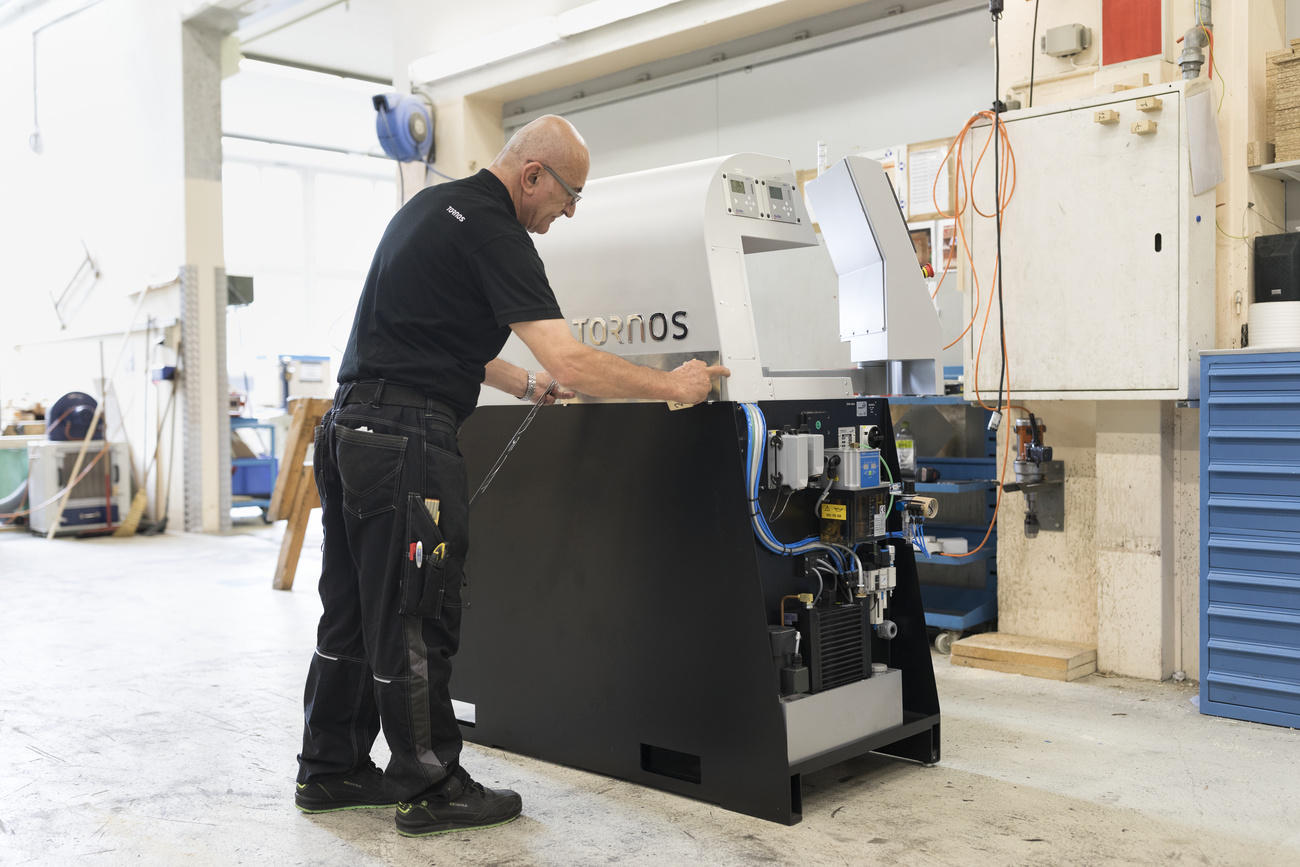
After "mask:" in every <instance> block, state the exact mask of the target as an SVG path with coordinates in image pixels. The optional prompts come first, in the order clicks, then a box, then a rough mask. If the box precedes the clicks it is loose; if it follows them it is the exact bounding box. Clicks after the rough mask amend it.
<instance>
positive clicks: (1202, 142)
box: [1187, 88, 1223, 196]
mask: <svg viewBox="0 0 1300 867" xmlns="http://www.w3.org/2000/svg"><path fill="white" fill-rule="evenodd" d="M1187 149H1188V151H1189V153H1190V156H1191V162H1192V195H1194V196H1199V195H1200V194H1201V193H1204V192H1206V191H1208V190H1212V189H1214V188H1215V187H1216V186H1218V185H1219V184H1220V183H1222V182H1223V152H1222V151H1221V150H1220V149H1219V128H1218V125H1217V124H1216V123H1215V122H1214V100H1213V98H1212V93H1211V91H1210V90H1209V89H1208V88H1207V89H1205V90H1202V91H1200V92H1198V93H1189V94H1188V95H1187Z"/></svg>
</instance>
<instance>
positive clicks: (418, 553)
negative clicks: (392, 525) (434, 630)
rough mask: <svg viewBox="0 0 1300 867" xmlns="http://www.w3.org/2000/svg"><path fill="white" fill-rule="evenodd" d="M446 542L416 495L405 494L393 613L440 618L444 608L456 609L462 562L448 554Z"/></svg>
mask: <svg viewBox="0 0 1300 867" xmlns="http://www.w3.org/2000/svg"><path fill="white" fill-rule="evenodd" d="M448 547H449V546H448V544H447V540H446V539H445V538H444V537H443V535H442V530H441V528H440V527H439V526H438V524H437V523H435V521H434V519H433V516H432V515H431V514H430V507H429V506H428V505H426V502H425V498H424V497H422V496H421V495H420V494H419V493H415V492H412V493H409V494H407V495H406V551H405V552H404V553H405V560H404V561H403V563H402V587H401V597H400V601H399V602H398V608H397V613H399V614H412V615H416V616H418V617H432V618H437V617H441V616H442V613H443V609H444V608H451V607H455V608H459V607H460V604H461V601H460V585H461V579H462V574H463V573H462V568H463V567H462V562H463V561H462V560H461V559H460V558H459V557H453V556H451V555H450V552H449V551H448Z"/></svg>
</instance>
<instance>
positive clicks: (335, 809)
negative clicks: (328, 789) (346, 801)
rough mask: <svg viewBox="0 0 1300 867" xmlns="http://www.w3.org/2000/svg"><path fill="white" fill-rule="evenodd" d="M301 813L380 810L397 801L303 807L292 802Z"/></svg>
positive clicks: (394, 804) (395, 804) (393, 805)
mask: <svg viewBox="0 0 1300 867" xmlns="http://www.w3.org/2000/svg"><path fill="white" fill-rule="evenodd" d="M294 806H295V807H297V808H298V811H299V812H301V813H312V814H315V813H341V812H343V811H344V810H382V809H386V808H388V807H396V806H397V803H396V802H393V803H391V804H350V805H348V806H346V807H304V806H303V805H302V804H294Z"/></svg>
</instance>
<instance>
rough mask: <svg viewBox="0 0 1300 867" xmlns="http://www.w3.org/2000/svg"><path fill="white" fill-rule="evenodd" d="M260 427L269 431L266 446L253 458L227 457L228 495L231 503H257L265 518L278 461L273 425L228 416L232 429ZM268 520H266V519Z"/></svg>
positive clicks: (273, 486) (245, 504)
mask: <svg viewBox="0 0 1300 867" xmlns="http://www.w3.org/2000/svg"><path fill="white" fill-rule="evenodd" d="M241 428H242V429H245V430H264V431H267V432H268V433H269V434H270V437H269V440H270V442H269V443H265V441H263V442H264V444H265V445H266V450H265V451H264V452H263V453H262V454H260V455H259V456H257V457H253V458H232V459H231V461H230V498H231V505H232V506H258V507H259V508H261V510H262V520H263V521H266V520H267V509H268V508H270V506H271V492H272V491H274V490H275V477H276V475H277V473H278V471H279V466H280V463H279V461H277V460H276V458H275V425H273V424H270V423H269V422H263V421H258V420H257V419H255V418H241V417H238V416H234V417H232V418H231V419H230V429H231V432H232V433H233V432H234V431H236V430H239V429H241ZM259 436H260V435H259ZM268 523H269V522H268Z"/></svg>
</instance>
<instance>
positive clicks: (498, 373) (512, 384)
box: [483, 358, 528, 397]
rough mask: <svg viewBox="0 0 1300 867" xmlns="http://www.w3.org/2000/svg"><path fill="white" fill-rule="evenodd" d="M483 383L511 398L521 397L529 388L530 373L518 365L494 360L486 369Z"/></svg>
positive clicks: (498, 359)
mask: <svg viewBox="0 0 1300 867" xmlns="http://www.w3.org/2000/svg"><path fill="white" fill-rule="evenodd" d="M483 383H484V384H485V385H490V386H492V387H493V388H495V389H497V390H498V391H504V392H505V393H506V394H508V395H510V396H511V397H519V396H520V395H522V394H523V393H524V389H525V388H527V387H528V371H526V370H524V369H523V368H522V367H519V366H518V365H515V364H511V363H510V362H508V361H503V360H502V359H500V358H494V359H492V360H491V361H489V362H488V363H487V365H486V367H485V369H484V376H483Z"/></svg>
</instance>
